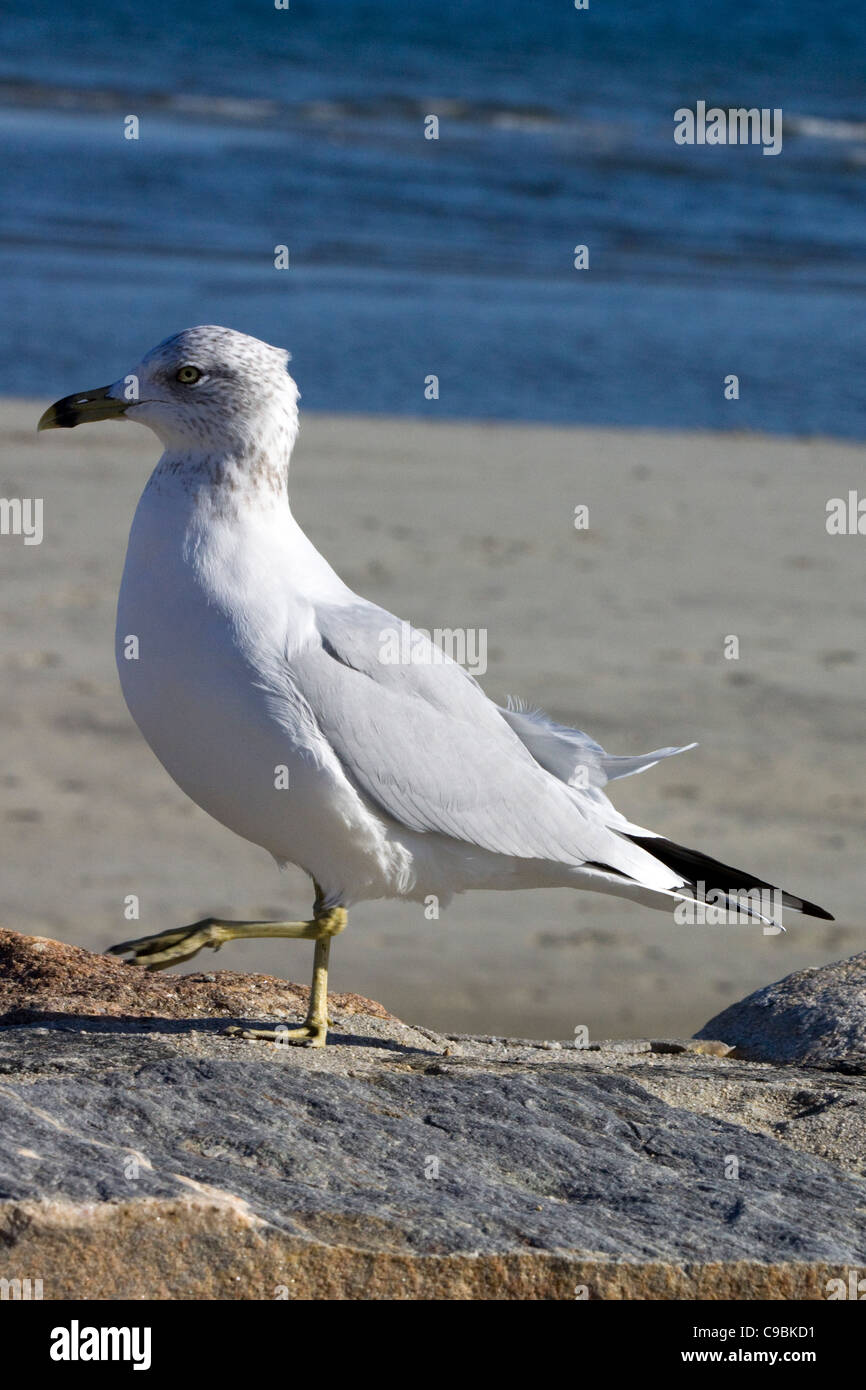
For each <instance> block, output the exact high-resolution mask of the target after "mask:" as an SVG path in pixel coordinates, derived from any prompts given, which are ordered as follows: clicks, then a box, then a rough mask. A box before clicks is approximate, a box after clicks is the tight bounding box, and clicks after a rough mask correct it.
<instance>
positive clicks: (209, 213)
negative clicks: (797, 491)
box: [0, 0, 866, 438]
mask: <svg viewBox="0 0 866 1390" xmlns="http://www.w3.org/2000/svg"><path fill="white" fill-rule="evenodd" d="M0 38H2V43H0V150H2V153H0V160H2V171H0V172H2V221H0V277H2V280H0V393H2V394H22V393H27V394H31V395H35V396H38V397H40V398H41V397H46V398H53V397H55V396H57V395H61V394H65V393H66V392H67V391H70V390H73V389H75V388H77V387H82V388H83V387H87V386H91V385H96V384H99V383H101V382H103V381H105V380H109V379H111V378H112V377H114V376H117V375H120V373H121V372H122V371H125V370H126V369H127V368H128V367H129V366H130V365H132V364H134V362H135V361H136V360H137V358H138V356H139V355H140V354H141V353H142V352H143V351H144V350H146V349H147V348H148V347H150V346H151V345H152V344H154V343H155V342H157V341H159V340H160V339H162V338H164V337H166V336H167V335H168V334H169V333H172V332H175V331H177V330H178V329H179V328H182V327H185V326H187V325H189V324H191V323H201V322H217V323H226V324H229V325H230V326H232V327H235V328H238V329H241V330H243V331H245V332H250V333H253V334H255V335H257V336H260V337H264V338H266V339H268V340H270V341H273V342H276V343H278V344H280V345H281V346H285V347H288V348H289V349H290V350H291V352H292V354H293V371H294V374H295V376H296V378H297V380H298V382H299V385H300V387H301V392H302V396H303V403H304V405H305V406H308V407H311V408H315V409H321V410H332V411H350V412H373V413H389V414H410V415H422V416H430V417H433V418H443V417H468V418H499V419H512V418H513V419H527V420H542V421H544V420H546V421H562V422H578V423H593V424H615V425H635V426H638V425H651V426H665V427H668V426H674V427H706V428H714V429H725V428H727V429H760V430H768V431H775V432H782V433H790V434H813V433H820V434H830V435H842V436H849V437H857V438H862V437H864V436H866V386H864V369H866V312H864V311H866V246H864V243H866V234H864V217H866V212H864V209H866V203H864V191H866V189H864V185H866V11H864V9H863V6H862V0H833V3H832V4H830V5H829V6H827V7H819V6H816V5H815V4H814V3H806V0H787V2H786V3H783V0H763V3H747V0H731V3H720V0H705V3H701V4H695V3H694V0H668V2H667V3H661V0H648V2H647V3H638V0H628V3H621V2H619V0H618V3H615V4H610V3H604V2H603V0H590V8H589V9H588V10H586V11H576V10H575V9H574V8H573V5H572V4H570V3H568V0H543V3H542V2H541V0H536V3H533V4H530V3H526V0H437V3H421V0H291V6H290V8H289V9H288V10H278V9H277V8H276V7H275V6H274V5H273V4H272V3H271V4H268V3H266V0H225V2H224V3H217V2H216V0H214V3H211V4H208V3H199V2H198V0H193V2H192V3H188V4H185V5H177V4H172V3H168V0H147V3H142V0H92V2H91V3H90V4H88V6H87V7H86V8H84V7H81V6H70V5H68V4H64V5H60V4H59V3H53V0H52V2H51V3H47V4H42V5H34V4H33V2H32V0H4V11H3V15H2V21H0ZM698 100H704V101H706V102H707V103H708V105H711V106H712V105H717V106H722V107H728V106H748V107H752V106H757V107H768V108H781V109H782V111H783V132H784V140H783V149H782V152H781V153H780V154H779V155H778V156H777V157H768V156H765V155H763V154H762V152H761V149H760V148H758V147H751V146H749V147H740V146H720V147H709V146H697V145H695V146H678V145H676V144H675V143H674V139H673V130H674V120H673V113H674V111H675V110H676V109H677V108H678V107H681V106H688V107H692V108H694V106H695V104H696V102H697V101H698ZM128 115H135V116H137V117H138V120H139V138H138V139H137V140H127V139H125V138H124V120H125V117H127V116H128ZM428 115H437V116H438V118H439V139H438V140H426V139H425V138H424V128H425V117H427V116H428ZM578 244H585V245H587V246H588V247H589V260H590V264H589V269H587V270H582V271H578V270H576V269H575V268H574V265H573V251H574V247H575V246H576V245H578ZM278 245H285V246H287V247H288V248H289V262H290V264H289V268H288V269H286V270H278V269H276V268H275V266H274V248H275V247H276V246H278ZM731 373H733V374H736V375H737V376H738V378H739V382H740V398H739V400H736V401H728V400H726V399H725V397H724V391H723V381H724V378H725V376H726V375H728V374H731ZM430 375H435V376H436V377H438V379H439V397H438V399H433V400H428V399H425V393H424V390H425V379H426V378H427V377H428V376H430Z"/></svg>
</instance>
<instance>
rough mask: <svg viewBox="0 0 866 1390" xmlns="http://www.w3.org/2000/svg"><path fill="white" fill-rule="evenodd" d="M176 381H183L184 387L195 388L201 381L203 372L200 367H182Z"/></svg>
mask: <svg viewBox="0 0 866 1390" xmlns="http://www.w3.org/2000/svg"><path fill="white" fill-rule="evenodd" d="M175 381H182V382H183V384H184V386H194V385H195V383H196V382H197V381H201V372H200V371H199V369H198V367H181V368H180V371H179V372H178V373H177V376H176V377H175Z"/></svg>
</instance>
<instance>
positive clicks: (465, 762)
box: [289, 602, 671, 885]
mask: <svg viewBox="0 0 866 1390" xmlns="http://www.w3.org/2000/svg"><path fill="white" fill-rule="evenodd" d="M316 626H317V629H318V634H319V636H320V641H316V640H315V638H314V639H313V640H312V641H311V642H310V643H309V644H308V645H307V646H306V647H305V648H304V649H303V650H302V651H300V652H298V653H292V655H291V658H290V660H289V669H290V674H291V678H292V681H293V683H294V685H295V686H296V688H297V689H298V690H299V692H300V694H301V695H302V696H303V697H304V698H305V700H306V701H307V703H308V704H309V706H310V708H311V710H312V712H313V714H314V716H315V719H316V721H317V723H318V725H319V727H320V729H321V731H322V733H323V734H324V736H325V738H326V739H327V740H328V742H329V743H330V745H331V747H332V748H333V749H334V752H335V753H336V755H337V757H338V758H339V760H340V763H341V765H342V767H343V769H344V771H345V773H346V775H347V776H348V777H349V779H350V781H352V782H353V784H354V785H355V786H357V787H358V788H359V789H360V790H361V791H362V792H363V793H364V794H365V795H366V796H367V797H368V798H369V799H370V800H371V801H372V802H374V803H375V804H376V805H377V806H379V807H380V808H381V809H382V810H383V811H385V812H386V813H387V814H388V815H389V816H391V817H392V818H393V819H394V820H396V821H397V822H399V823H400V824H402V825H404V826H407V827H408V828H410V829H412V830H416V831H433V832H438V833H440V834H443V835H448V836H451V837H453V838H455V839H459V840H464V841H467V842H469V843H471V844H474V845H478V846H480V847H481V848H483V849H487V850H492V851H494V852H496V853H499V854H507V855H514V856H516V857H518V858H522V859H544V860H552V861H554V862H559V863H566V864H575V865H577V864H582V863H586V862H587V861H591V862H593V863H602V864H605V865H608V866H610V867H612V868H615V869H619V870H620V871H621V872H624V873H628V874H634V875H635V876H637V877H639V878H640V879H641V881H643V882H646V881H647V877H648V873H649V877H654V874H653V870H654V869H655V870H657V871H658V874H659V876H660V878H661V879H664V880H665V884H666V885H667V882H668V881H669V880H670V877H671V876H670V874H669V873H668V872H667V871H665V870H664V869H663V867H662V866H661V865H659V864H657V862H656V861H654V860H653V859H651V857H650V856H649V855H648V854H646V853H645V852H644V851H642V850H641V849H639V848H638V847H637V846H634V845H632V844H631V843H630V842H629V841H626V840H624V839H622V837H621V836H619V835H617V834H615V833H614V832H613V831H612V830H611V829H610V828H609V827H608V826H607V825H606V824H605V821H604V817H603V815H602V814H600V807H599V803H598V801H596V799H595V798H593V797H585V796H582V795H581V793H580V791H579V790H577V789H574V788H571V787H568V786H566V785H565V784H564V783H563V782H561V781H559V780H558V779H557V778H556V777H555V776H552V775H551V774H550V773H548V772H546V771H545V770H544V769H543V768H542V767H541V766H539V764H538V763H537V762H536V760H535V758H534V757H533V756H532V753H531V752H530V751H529V750H528V749H527V747H526V746H525V745H524V743H523V742H522V741H521V739H520V738H519V737H518V736H517V734H516V733H515V732H514V730H513V729H512V728H511V727H510V725H509V724H508V723H507V722H506V720H505V719H504V718H503V716H502V714H501V712H500V711H499V710H498V709H497V707H496V706H495V705H494V704H493V703H492V702H491V701H490V700H488V699H487V697H486V695H485V694H484V692H483V691H482V690H481V687H480V686H479V685H478V684H477V683H476V682H475V681H474V680H473V679H472V677H471V676H469V675H467V673H466V672H465V671H464V670H463V669H462V668H461V667H460V666H458V665H457V664H456V662H454V661H451V660H450V659H448V658H447V657H445V655H444V653H442V652H441V651H440V649H439V648H438V647H434V646H433V644H432V643H430V642H429V641H428V640H427V639H426V638H425V637H424V635H423V634H421V633H417V632H416V631H415V630H414V629H413V630H412V651H413V652H414V653H415V655H416V657H417V658H418V659H416V660H413V661H412V662H411V663H408V662H399V663H391V662H389V661H388V660H387V659H384V660H383V654H386V653H387V641H386V640H384V639H386V638H387V635H388V634H389V633H393V632H394V631H395V630H397V629H399V626H400V624H399V620H398V619H396V618H395V617H393V616H392V614H390V613H388V612H387V611H386V610H385V609H380V608H376V607H374V606H373V605H371V604H366V603H363V602H359V603H358V604H357V605H352V606H336V605H334V606H320V605H317V607H316ZM610 809H611V811H612V810H613V808H610ZM614 815H615V813H614ZM647 866H650V867H649V870H648V868H647Z"/></svg>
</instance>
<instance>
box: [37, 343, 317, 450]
mask: <svg viewBox="0 0 866 1390" xmlns="http://www.w3.org/2000/svg"><path fill="white" fill-rule="evenodd" d="M288 360H289V354H288V353H287V352H285V351H284V350H283V349H282V348H276V347H271V345H270V344H269V343H263V342H261V341H260V339H258V338H249V337H247V335H246V334H245V333H236V332H235V331H234V330H233V329H231V328H219V327H216V326H214V325H211V324H206V325H203V326H200V327H198V328H186V329H184V330H183V332H182V333H176V334H175V335H174V337H172V338H166V340H165V342H163V343H160V344H159V346H158V347H155V348H152V349H151V351H150V352H148V353H147V354H146V356H145V357H143V358H142V360H141V362H140V363H139V364H138V366H136V367H133V368H132V369H131V371H129V372H128V373H126V374H125V375H124V376H122V377H120V378H119V379H118V380H117V381H114V382H112V383H111V385H109V386H100V387H98V388H97V389H96V390H92V391H78V392H76V393H75V394H74V395H72V396H64V397H63V399H62V400H59V401H55V403H54V405H52V406H49V408H48V410H46V411H45V414H44V415H43V416H42V418H41V420H40V421H39V424H38V426H37V428H38V429H40V430H51V429H73V428H74V427H75V426H76V425H83V424H87V423H89V422H91V421H96V420H110V419H115V420H117V419H126V420H132V421H134V422H135V423H136V424H141V425H147V427H148V429H151V430H153V432H154V434H156V435H157V436H158V438H159V439H160V440H161V441H162V443H163V444H164V445H165V448H166V450H167V451H168V452H169V453H171V454H185V455H189V454H192V455H209V456H214V457H222V456H226V455H233V456H235V457H244V456H249V455H250V454H255V453H258V452H259V451H260V450H262V449H263V448H264V447H271V448H274V447H279V445H280V444H282V445H283V446H284V447H286V448H287V450H288V451H290V450H291V446H292V444H293V443H294V439H295V435H296V434H297V429H298V388H297V387H296V385H295V383H294V381H293V380H292V378H291V377H290V376H289V374H288V372H287V370H286V364H287V362H288Z"/></svg>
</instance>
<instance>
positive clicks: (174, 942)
mask: <svg viewBox="0 0 866 1390" xmlns="http://www.w3.org/2000/svg"><path fill="white" fill-rule="evenodd" d="M228 939H229V936H228V933H227V931H226V928H225V927H223V926H222V925H221V924H220V923H219V922H216V921H215V920H214V919H213V918H212V917H205V918H203V919H202V921H200V922H193V923H192V925H191V926H188V927H178V928H176V929H175V930H174V931H165V932H158V933H157V934H156V935H155V936H140V937H138V938H136V940H134V941H121V942H119V943H118V944H117V945H116V946H109V948H108V952H107V954H108V955H110V956H125V955H129V956H130V961H129V963H130V964H135V965H142V966H144V968H145V970H151V971H153V970H167V969H168V967H169V966H170V965H180V964H182V963H183V962H184V961H187V960H191V959H192V957H193V956H195V955H198V952H199V951H201V950H204V948H205V947H208V948H209V949H210V950H212V951H218V950H219V948H220V947H221V946H222V945H223V944H224V942H226V941H227V940H228Z"/></svg>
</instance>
